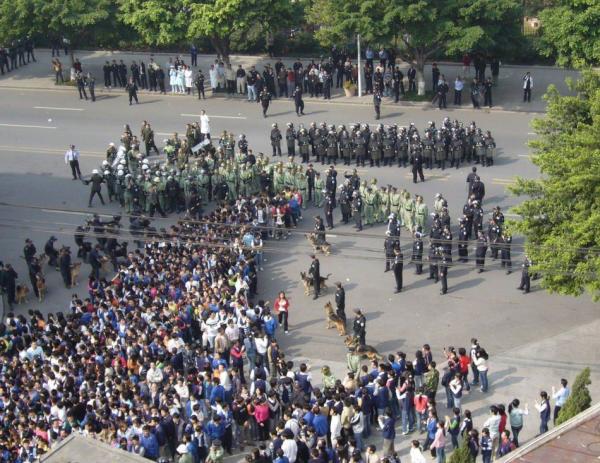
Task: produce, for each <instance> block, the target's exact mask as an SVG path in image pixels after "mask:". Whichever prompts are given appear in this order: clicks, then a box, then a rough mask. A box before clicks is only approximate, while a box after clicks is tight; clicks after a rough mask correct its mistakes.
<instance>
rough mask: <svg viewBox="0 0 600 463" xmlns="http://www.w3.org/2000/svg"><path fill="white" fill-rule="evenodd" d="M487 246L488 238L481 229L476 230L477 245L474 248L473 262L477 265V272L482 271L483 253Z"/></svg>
mask: <svg viewBox="0 0 600 463" xmlns="http://www.w3.org/2000/svg"><path fill="white" fill-rule="evenodd" d="M487 248H488V239H487V237H486V236H485V235H484V234H483V232H482V231H481V230H479V231H478V232H477V247H476V248H475V258H476V259H475V264H476V265H477V267H478V269H479V270H478V273H482V272H483V271H484V268H483V267H484V265H485V255H486V253H487Z"/></svg>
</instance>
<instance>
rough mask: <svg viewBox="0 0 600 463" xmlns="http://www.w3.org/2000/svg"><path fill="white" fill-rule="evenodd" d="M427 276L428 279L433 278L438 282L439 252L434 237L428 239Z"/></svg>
mask: <svg viewBox="0 0 600 463" xmlns="http://www.w3.org/2000/svg"><path fill="white" fill-rule="evenodd" d="M428 259H429V276H428V277H427V279H428V280H435V282H436V283H437V282H438V278H439V275H438V260H439V252H438V249H437V243H436V242H435V240H434V239H430V240H429V256H428Z"/></svg>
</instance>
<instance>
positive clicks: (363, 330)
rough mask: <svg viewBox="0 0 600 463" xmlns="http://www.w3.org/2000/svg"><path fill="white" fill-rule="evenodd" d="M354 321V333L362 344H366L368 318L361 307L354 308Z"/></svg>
mask: <svg viewBox="0 0 600 463" xmlns="http://www.w3.org/2000/svg"><path fill="white" fill-rule="evenodd" d="M354 313H355V316H354V321H353V322H352V333H353V334H354V337H355V338H357V339H358V342H359V344H360V345H361V346H364V345H365V344H366V337H367V319H366V317H365V316H364V315H363V313H362V311H361V310H360V309H354Z"/></svg>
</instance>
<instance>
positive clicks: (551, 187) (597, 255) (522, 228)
mask: <svg viewBox="0 0 600 463" xmlns="http://www.w3.org/2000/svg"><path fill="white" fill-rule="evenodd" d="M568 83H569V85H570V87H571V89H572V90H574V91H576V92H577V94H576V95H574V96H570V95H561V94H560V93H559V92H558V90H557V89H556V87H554V86H553V85H551V86H550V87H549V88H548V92H547V94H546V95H545V99H546V100H547V102H548V106H547V114H546V115H545V116H544V117H542V118H539V119H535V120H534V121H533V123H532V126H533V128H534V130H535V131H536V133H537V134H538V135H539V138H538V139H536V140H534V141H532V142H531V143H530V145H531V147H532V148H533V150H534V154H533V158H532V161H533V162H534V163H535V164H536V165H537V166H538V167H539V168H540V172H541V174H542V176H541V178H540V179H539V180H529V179H523V178H518V179H517V181H516V184H515V185H514V186H513V187H511V188H510V189H511V191H512V192H513V193H514V194H516V195H518V196H523V197H525V200H524V201H523V203H521V204H520V205H518V206H516V207H514V208H513V212H514V213H516V214H518V215H520V216H521V217H522V220H521V221H515V222H514V223H513V224H512V225H513V226H514V227H515V228H516V230H517V231H519V232H521V233H523V234H524V235H525V237H526V250H527V252H528V254H529V256H530V258H531V259H532V260H533V271H534V272H539V274H540V275H541V277H542V280H541V282H542V286H543V287H544V288H546V289H547V290H549V291H550V292H556V293H560V294H568V295H580V294H582V293H584V292H588V293H589V294H591V295H592V297H593V298H594V299H596V300H597V299H599V298H600V273H599V270H600V235H599V234H598V224H600V73H598V72H597V71H592V70H587V71H585V72H584V73H583V74H582V77H581V79H580V80H578V81H577V82H575V83H574V82H568Z"/></svg>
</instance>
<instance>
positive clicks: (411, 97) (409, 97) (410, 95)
mask: <svg viewBox="0 0 600 463" xmlns="http://www.w3.org/2000/svg"><path fill="white" fill-rule="evenodd" d="M433 96H434V93H433V92H429V91H426V92H425V95H418V94H417V92H406V93H405V94H404V95H403V96H402V101H428V102H430V101H431V100H433Z"/></svg>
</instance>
